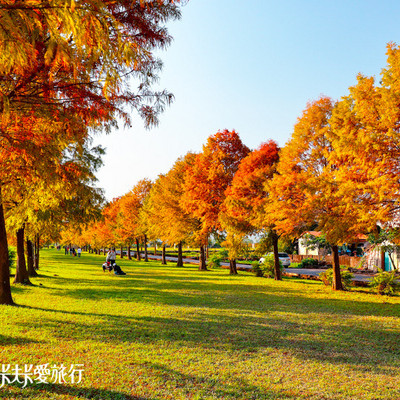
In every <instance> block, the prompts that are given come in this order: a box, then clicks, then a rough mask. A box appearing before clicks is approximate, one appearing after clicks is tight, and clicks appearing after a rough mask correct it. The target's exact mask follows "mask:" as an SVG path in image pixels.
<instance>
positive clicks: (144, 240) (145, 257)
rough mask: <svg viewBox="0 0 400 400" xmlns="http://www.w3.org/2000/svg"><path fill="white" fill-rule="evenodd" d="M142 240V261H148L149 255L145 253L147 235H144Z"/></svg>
mask: <svg viewBox="0 0 400 400" xmlns="http://www.w3.org/2000/svg"><path fill="white" fill-rule="evenodd" d="M143 242H144V261H146V262H148V261H149V257H148V254H147V235H144V237H143Z"/></svg>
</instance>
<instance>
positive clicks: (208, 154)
mask: <svg viewBox="0 0 400 400" xmlns="http://www.w3.org/2000/svg"><path fill="white" fill-rule="evenodd" d="M248 152H249V149H248V148H247V147H246V146H245V145H244V144H243V143H242V141H241V140H240V137H239V135H238V134H237V133H236V132H235V131H231V132H229V131H228V130H224V131H220V132H218V133H216V134H215V135H213V136H210V137H209V138H208V140H207V144H206V145H205V146H203V152H202V153H200V154H198V155H197V156H196V158H195V160H194V163H193V165H192V166H190V167H189V168H188V170H187V175H186V178H185V184H184V195H183V197H182V203H181V204H182V207H183V208H184V209H185V210H186V212H188V213H191V214H192V215H193V216H194V217H195V218H199V219H200V221H201V226H202V228H201V231H202V234H203V235H204V241H205V238H206V236H207V235H208V234H210V233H211V232H212V231H213V230H220V229H221V224H220V222H219V219H218V215H219V212H220V208H221V205H222V203H223V201H224V199H225V190H226V189H227V187H228V186H229V185H230V184H231V181H232V179H233V176H234V174H235V172H236V171H237V169H238V166H239V163H240V161H241V160H242V159H243V157H245V156H246V155H247V154H248Z"/></svg>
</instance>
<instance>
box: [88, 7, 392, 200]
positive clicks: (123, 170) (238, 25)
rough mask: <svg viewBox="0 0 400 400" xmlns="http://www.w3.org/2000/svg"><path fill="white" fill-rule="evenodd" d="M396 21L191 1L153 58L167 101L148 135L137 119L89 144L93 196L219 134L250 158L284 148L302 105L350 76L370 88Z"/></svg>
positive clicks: (347, 10) (130, 182)
mask: <svg viewBox="0 0 400 400" xmlns="http://www.w3.org/2000/svg"><path fill="white" fill-rule="evenodd" d="M399 17H400V2H399V1H394V0H393V1H392V0H390V1H389V0H380V1H378V0H376V1H372V0H347V1H343V0H335V1H328V0H319V1H317V0H302V1H300V0H280V1H270V0H247V1H238V0H190V1H189V3H188V4H187V5H185V6H184V7H183V8H182V19H181V20H180V21H177V22H172V23H169V24H168V28H169V31H170V33H171V34H172V36H173V37H174V41H173V43H172V45H171V46H170V47H169V48H168V49H167V50H166V51H165V52H162V53H160V57H161V58H162V60H163V62H164V69H163V71H162V73H161V75H160V83H159V85H160V88H167V89H168V90H170V91H171V92H173V93H174V95H175V101H174V103H173V104H172V106H171V107H169V108H168V109H167V110H166V111H165V113H164V114H162V115H161V118H160V125H159V126H158V127H157V128H153V129H152V130H150V131H147V130H145V129H144V127H143V123H142V121H141V120H140V119H138V118H136V119H135V122H134V124H133V127H132V128H130V129H123V128H121V129H119V130H116V131H113V132H112V133H111V134H110V135H101V136H98V137H96V140H95V142H96V144H97V143H100V144H102V145H103V146H105V147H106V148H107V155H106V156H105V157H104V163H105V165H104V167H102V168H101V170H100V171H99V172H98V174H97V175H98V178H99V182H98V186H99V187H102V188H104V189H105V193H106V197H107V198H108V199H109V200H111V199H112V198H113V197H117V196H121V195H123V194H125V193H126V192H128V191H129V190H130V189H131V188H132V187H133V186H134V185H135V184H136V183H137V182H138V181H139V180H140V179H143V178H150V179H156V177H157V176H158V174H160V173H166V172H168V170H169V169H170V168H171V167H172V165H173V164H174V162H175V161H176V159H177V158H178V157H180V156H182V155H184V154H186V153H187V152H188V151H201V149H202V145H203V144H204V143H205V142H206V140H207V138H208V136H210V135H212V134H214V133H216V132H217V131H218V130H221V129H229V130H231V129H235V130H236V131H237V132H238V133H239V134H240V137H241V138H242V140H243V142H244V143H245V144H246V145H247V146H249V147H250V148H256V147H258V146H259V145H260V144H261V143H262V142H264V141H266V140H268V139H274V140H276V141H277V142H278V144H279V145H280V146H284V145H285V143H286V142H287V140H288V139H289V138H290V135H291V133H292V131H293V126H294V124H295V123H296V119H297V118H298V117H299V116H300V115H301V113H302V110H303V109H304V108H305V106H306V104H307V102H308V101H310V100H314V99H317V98H318V97H319V96H321V95H327V96H330V97H332V98H333V99H338V98H340V97H341V96H344V95H346V94H347V92H348V87H349V86H351V85H353V84H354V83H355V82H356V76H357V74H358V73H362V74H364V75H368V76H369V75H373V76H375V77H378V79H379V74H380V71H381V69H382V68H384V67H385V64H386V55H385V53H386V44H387V43H388V42H390V41H392V42H396V43H399V44H400V24H399Z"/></svg>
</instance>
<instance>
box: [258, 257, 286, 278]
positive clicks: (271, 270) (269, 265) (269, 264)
mask: <svg viewBox="0 0 400 400" xmlns="http://www.w3.org/2000/svg"><path fill="white" fill-rule="evenodd" d="M279 266H280V268H281V270H282V263H281V262H280V261H279ZM260 269H261V271H262V273H263V276H265V277H266V278H273V277H274V276H275V258H274V255H273V254H272V253H271V254H267V255H266V256H265V257H264V262H263V263H261V264H260Z"/></svg>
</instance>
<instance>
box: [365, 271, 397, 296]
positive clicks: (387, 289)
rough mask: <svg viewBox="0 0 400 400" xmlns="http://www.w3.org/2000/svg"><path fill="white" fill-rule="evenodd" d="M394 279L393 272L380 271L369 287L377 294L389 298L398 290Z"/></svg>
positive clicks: (394, 274)
mask: <svg viewBox="0 0 400 400" xmlns="http://www.w3.org/2000/svg"><path fill="white" fill-rule="evenodd" d="M396 279H397V277H396V273H395V271H392V272H385V271H382V270H381V269H380V270H379V272H378V273H377V274H376V275H375V276H374V278H373V279H372V282H371V283H370V284H369V285H370V286H371V288H372V289H375V291H376V292H377V293H378V294H381V295H387V296H390V295H394V294H395V293H396V291H398V290H399V289H400V284H399V282H397V281H396Z"/></svg>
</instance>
